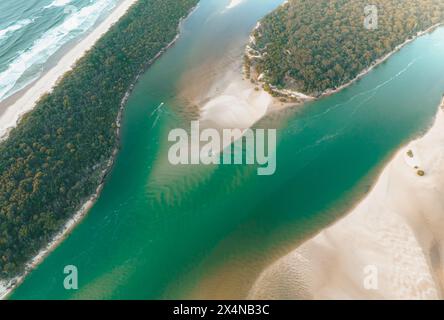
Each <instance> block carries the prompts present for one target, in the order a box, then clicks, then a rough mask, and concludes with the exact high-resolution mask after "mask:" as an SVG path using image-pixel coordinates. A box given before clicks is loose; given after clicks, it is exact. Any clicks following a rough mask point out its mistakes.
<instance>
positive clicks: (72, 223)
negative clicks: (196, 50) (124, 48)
mask: <svg viewBox="0 0 444 320" xmlns="http://www.w3.org/2000/svg"><path fill="white" fill-rule="evenodd" d="M130 1H132V2H133V4H134V3H135V2H137V0H130ZM198 7H199V3H198V4H197V5H196V6H195V7H193V8H191V10H190V11H189V12H188V14H187V15H186V16H185V17H182V18H181V19H180V21H179V24H178V27H177V30H178V32H177V35H176V36H175V37H174V39H173V40H172V41H171V42H170V43H168V44H167V45H166V46H165V47H164V48H162V50H160V51H159V52H158V53H157V54H156V55H155V56H154V57H153V58H151V59H150V60H149V61H147V63H146V64H145V66H144V67H143V68H142V69H141V71H140V72H139V74H138V75H137V77H136V78H135V80H134V82H133V83H132V84H131V86H130V87H129V88H128V90H127V92H126V93H125V96H124V97H123V99H122V101H121V103H120V109H119V112H118V115H117V119H116V125H117V129H116V137H117V138H116V139H117V140H116V142H117V145H116V147H115V149H114V150H113V153H112V156H111V158H110V159H108V161H107V164H106V166H105V168H104V169H103V170H102V172H101V178H100V181H101V182H100V184H99V185H98V187H97V189H96V192H95V193H94V194H93V195H92V196H91V197H89V198H88V200H86V201H85V203H84V204H83V205H82V206H81V207H80V209H79V210H78V211H77V212H76V213H75V214H74V216H73V217H72V218H70V219H69V220H68V221H67V222H66V223H65V225H64V226H63V228H62V230H60V231H59V232H58V233H57V234H56V235H55V236H54V238H53V239H52V240H51V242H49V243H48V245H47V246H46V247H44V248H43V249H41V250H40V251H39V252H38V254H37V255H36V256H35V257H33V258H32V259H31V260H30V261H29V262H28V263H27V264H26V266H25V271H24V273H23V274H21V275H19V276H16V277H14V278H12V279H9V280H1V279H0V300H5V299H7V298H8V297H9V296H10V295H11V294H12V292H13V291H14V290H15V289H16V288H17V287H18V286H19V285H20V284H21V283H22V282H23V281H24V280H25V278H26V276H27V275H28V274H29V273H30V272H32V271H33V270H34V269H35V268H36V267H37V266H38V265H39V264H40V263H42V262H43V261H44V259H45V258H46V257H47V256H48V255H49V254H50V253H51V252H53V251H54V250H55V249H56V248H57V247H58V246H59V245H60V244H61V243H62V242H63V241H64V240H65V239H66V238H67V237H68V236H69V235H70V234H71V232H72V231H73V230H74V229H75V228H76V227H77V225H78V224H79V223H80V222H82V221H83V219H84V218H85V217H86V216H87V214H88V212H89V210H90V209H91V208H92V207H93V206H94V204H95V203H96V201H97V199H98V198H99V196H100V194H101V192H102V190H103V188H104V186H105V183H106V179H107V177H108V175H109V173H110V172H111V171H112V168H113V166H114V162H115V159H116V157H117V154H118V152H119V150H120V133H121V123H122V120H123V111H124V109H125V106H126V103H127V101H128V99H129V97H130V95H131V93H132V91H133V90H134V88H135V86H136V84H137V83H138V81H139V79H140V77H141V76H142V75H143V74H144V73H145V72H146V71H147V69H148V68H149V67H150V66H151V65H152V64H153V63H154V62H156V61H157V59H159V58H160V57H161V56H162V55H163V54H164V53H165V52H166V51H167V50H168V49H169V48H171V47H172V46H173V45H174V44H175V43H176V42H177V40H178V39H179V38H180V35H181V32H182V25H183V22H184V21H185V20H186V19H187V18H188V17H189V16H190V15H192V14H193V13H194V11H195V10H197V9H198ZM128 8H129V7H128ZM117 9H118V8H117ZM117 9H116V10H117ZM125 13H126V11H125ZM123 15H124V14H122V16H123ZM105 21H106V19H105ZM102 35H103V34H102ZM80 43H81V42H80ZM76 61H77V60H76ZM74 64H75V62H74ZM1 139H2V138H0V141H1Z"/></svg>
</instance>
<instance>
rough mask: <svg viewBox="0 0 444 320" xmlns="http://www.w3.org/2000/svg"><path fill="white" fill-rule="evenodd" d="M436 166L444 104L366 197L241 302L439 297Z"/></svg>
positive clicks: (440, 162) (439, 165)
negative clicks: (425, 131) (425, 129)
mask: <svg viewBox="0 0 444 320" xmlns="http://www.w3.org/2000/svg"><path fill="white" fill-rule="evenodd" d="M443 168H444V99H443V101H442V104H441V106H440V108H439V111H438V114H437V117H436V121H435V124H434V125H433V127H432V128H431V129H430V130H429V132H428V133H427V134H426V135H425V136H424V137H422V138H420V139H418V140H415V141H413V142H411V143H409V144H408V145H407V146H405V147H403V148H401V149H400V150H399V151H398V153H397V154H396V156H395V157H394V158H393V159H392V161H391V162H390V163H389V164H388V165H387V166H386V168H385V169H384V171H383V173H382V174H381V176H380V177H379V179H378V181H377V183H376V185H375V187H374V189H373V190H372V191H371V192H370V193H369V194H368V196H367V197H366V198H365V199H364V200H363V201H362V202H361V203H360V204H359V205H358V206H357V207H356V208H355V209H353V210H352V211H351V212H350V213H349V214H348V215H347V216H346V217H345V218H343V219H342V220H340V221H338V222H337V223H335V224H334V225H332V226H330V227H328V228H327V229H325V230H323V231H322V232H321V233H320V234H318V235H317V236H315V237H314V238H312V239H310V240H308V241H307V242H306V243H304V244H303V245H301V246H300V247H299V248H297V249H296V250H294V251H293V252H291V253H290V254H288V255H286V256H284V257H283V258H281V259H279V260H278V261H277V262H275V263H273V264H272V265H271V266H269V267H268V268H266V269H265V270H264V271H263V272H262V274H261V275H260V277H259V278H258V279H257V281H256V283H255V284H254V286H253V287H252V289H251V291H250V293H249V298H252V299H441V298H442V297H443V289H444V234H443V233H442V230H444V200H443V198H442V194H444V170H443ZM421 170H422V171H424V173H425V175H424V176H421V174H422V172H421ZM375 275H376V277H375ZM375 279H376V288H375V287H374V285H375V282H374V280H375ZM369 280H371V281H373V282H372V283H371V285H370V286H369V282H368V281H369Z"/></svg>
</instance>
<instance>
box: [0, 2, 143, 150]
mask: <svg viewBox="0 0 444 320" xmlns="http://www.w3.org/2000/svg"><path fill="white" fill-rule="evenodd" d="M136 2H137V0H123V1H122V2H121V3H120V4H119V5H118V6H117V7H116V8H115V9H114V10H113V11H112V12H111V13H110V15H108V16H107V17H106V18H105V19H104V20H103V21H102V22H101V23H99V25H98V26H96V27H95V28H94V29H93V30H92V31H91V32H89V33H88V34H87V35H86V37H85V38H83V39H82V40H81V41H79V42H78V43H77V44H76V45H74V47H73V48H71V49H70V50H69V51H68V52H66V53H65V54H64V55H63V57H62V58H61V59H60V60H59V61H58V62H57V63H56V64H55V66H53V67H52V68H50V69H49V70H48V71H47V72H46V73H45V74H44V75H42V76H41V77H40V78H39V79H38V80H36V81H35V82H34V83H33V84H31V85H30V86H29V87H28V88H27V89H25V91H23V92H22V93H20V92H18V93H17V94H18V98H17V99H13V101H12V103H11V104H10V105H7V106H6V107H5V109H4V110H2V112H1V114H0V142H1V141H4V140H5V139H7V138H8V136H9V132H10V131H11V130H12V129H13V128H14V127H16V126H17V124H18V123H20V120H21V118H22V117H23V116H24V115H25V114H26V113H28V112H29V111H31V110H33V109H34V107H35V106H36V104H37V102H38V101H39V100H40V98H41V97H42V96H43V95H44V94H45V93H48V92H51V91H52V89H53V88H54V86H56V85H57V83H58V81H59V80H60V79H61V78H62V77H63V75H64V74H65V73H66V72H68V71H70V70H72V68H73V67H74V66H75V65H76V63H77V60H79V59H80V58H82V57H83V56H84V55H85V54H86V53H87V52H88V51H89V50H90V49H91V48H92V47H93V46H94V45H95V44H96V42H97V41H98V40H99V39H100V38H101V37H102V36H103V35H104V34H105V33H106V32H108V30H109V29H110V28H111V27H112V26H113V25H114V24H116V23H117V22H118V21H119V20H120V18H121V17H123V16H124V15H125V14H126V12H128V10H129V9H130V8H131V6H132V5H134V4H135V3H136Z"/></svg>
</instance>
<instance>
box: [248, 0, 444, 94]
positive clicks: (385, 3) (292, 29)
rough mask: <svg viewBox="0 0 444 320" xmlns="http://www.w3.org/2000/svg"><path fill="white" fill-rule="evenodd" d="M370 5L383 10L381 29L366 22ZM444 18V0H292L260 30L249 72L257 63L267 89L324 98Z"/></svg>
mask: <svg viewBox="0 0 444 320" xmlns="http://www.w3.org/2000/svg"><path fill="white" fill-rule="evenodd" d="M369 4H372V5H376V8H377V16H378V19H377V23H378V27H377V28H376V29H371V28H368V27H367V28H366V27H365V25H364V21H365V19H366V18H368V17H369V14H368V13H365V10H364V8H365V7H366V6H367V5H369ZM375 21H376V20H375ZM443 21H444V1H443V0H374V1H370V2H369V1H367V0H290V1H288V3H287V4H285V5H283V6H281V7H280V8H278V9H277V10H276V11H274V12H273V13H271V14H270V15H268V16H266V17H265V18H264V19H263V20H262V21H261V25H260V26H259V27H258V28H257V29H256V30H255V31H254V33H253V36H254V38H255V43H254V42H253V43H251V45H250V47H251V50H250V53H251V55H252V56H255V57H253V58H251V59H249V58H246V67H247V68H246V70H247V72H246V75H247V77H249V74H250V68H249V66H250V65H251V66H252V67H253V70H255V71H256V73H255V75H256V76H257V75H260V74H262V73H263V74H264V78H263V81H264V82H265V83H266V89H267V88H268V85H272V86H275V87H277V88H279V89H282V88H285V89H291V90H295V91H299V92H303V93H306V94H310V95H314V96H319V95H320V94H321V93H323V92H324V91H326V90H328V89H335V88H337V87H339V86H340V85H342V84H345V83H347V82H349V81H350V80H352V79H354V78H356V76H357V75H358V74H359V73H360V72H362V71H363V70H365V69H366V68H368V67H369V66H371V65H372V63H374V62H375V61H376V60H377V59H378V58H381V57H384V56H385V55H387V54H388V53H390V52H391V51H392V50H393V49H394V48H396V47H397V46H398V45H400V44H402V43H404V42H405V41H406V40H407V39H409V38H411V37H414V36H415V35H416V34H417V33H418V32H420V31H424V30H426V29H428V28H429V27H431V26H432V25H435V24H437V23H440V22H443ZM367 26H368V25H367ZM253 76H254V75H253Z"/></svg>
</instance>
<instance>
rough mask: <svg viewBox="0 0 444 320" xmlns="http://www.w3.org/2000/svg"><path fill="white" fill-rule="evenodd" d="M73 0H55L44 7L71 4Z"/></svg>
mask: <svg viewBox="0 0 444 320" xmlns="http://www.w3.org/2000/svg"><path fill="white" fill-rule="evenodd" d="M71 2H72V0H54V1H53V2H52V3H50V4H48V5H47V6H45V7H43V8H44V9H49V8H54V7H63V6H66V5H67V4H70V3H71Z"/></svg>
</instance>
